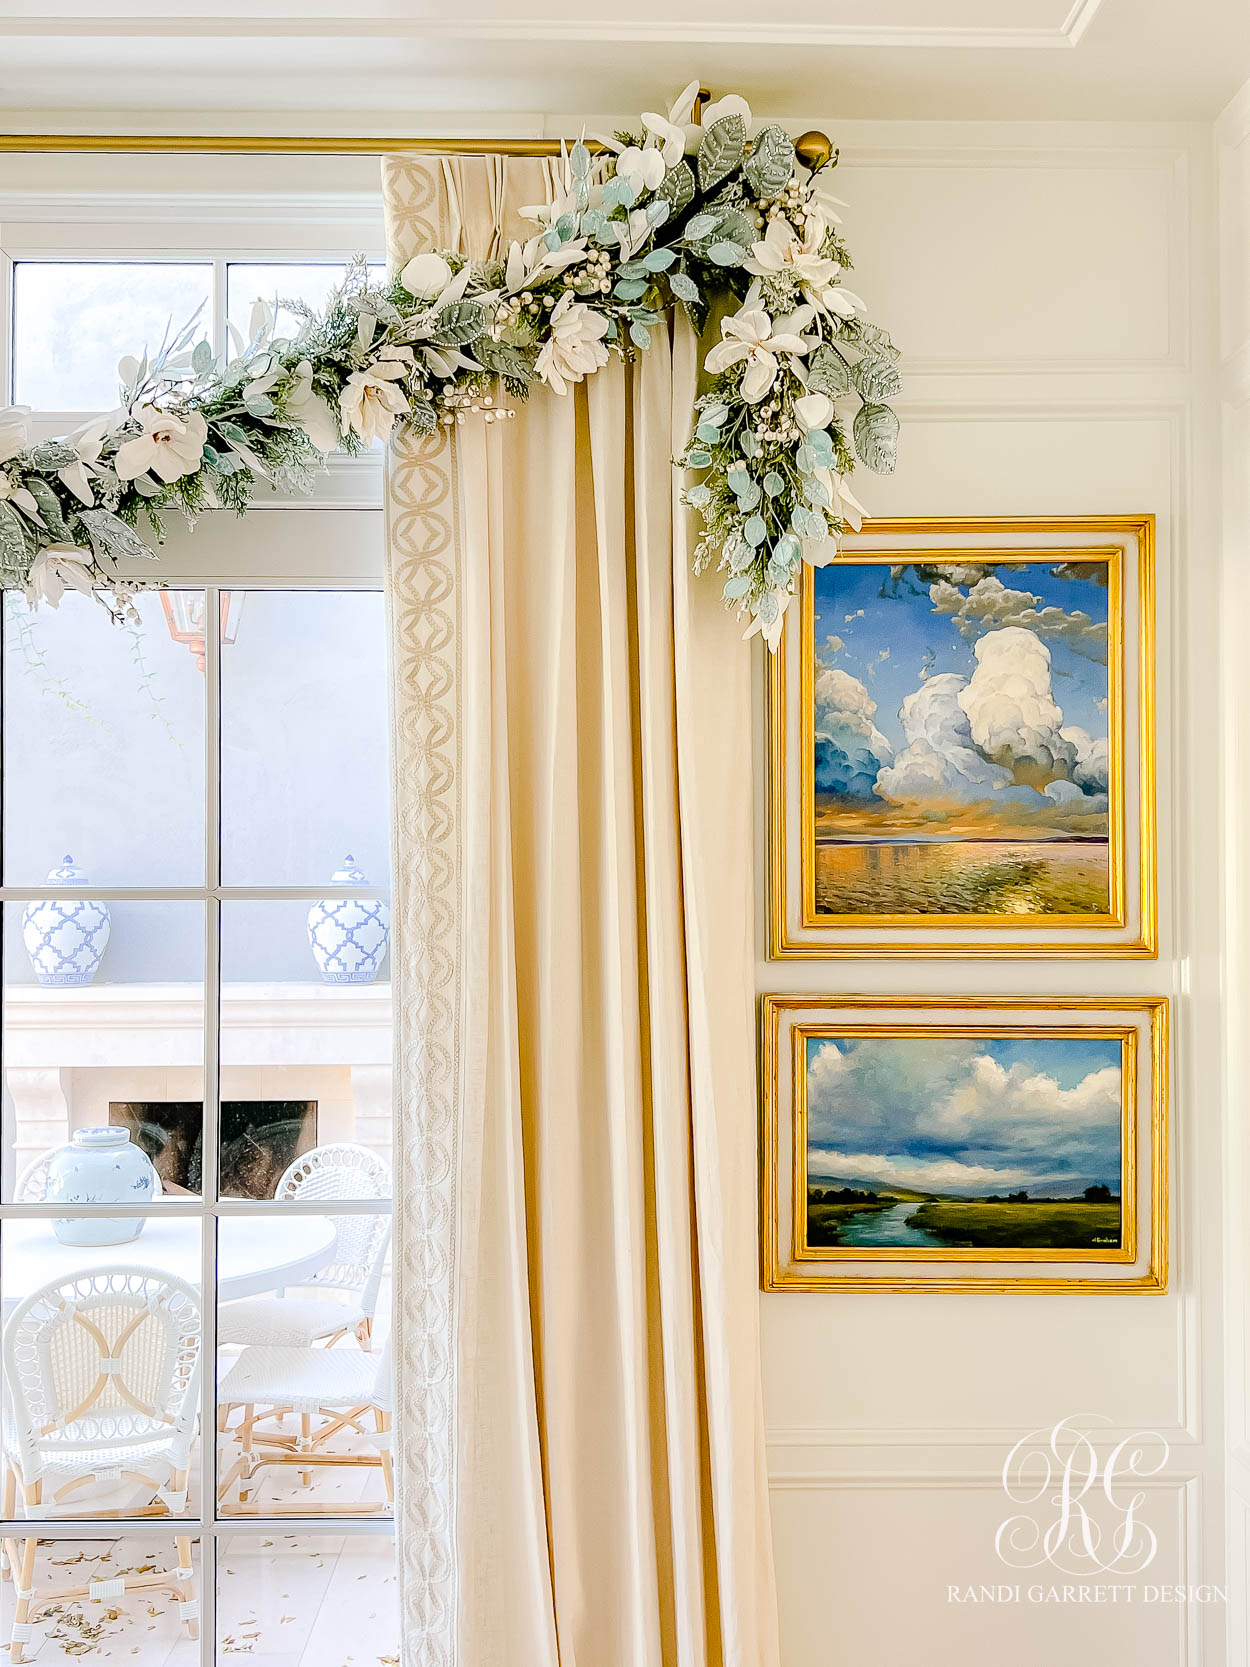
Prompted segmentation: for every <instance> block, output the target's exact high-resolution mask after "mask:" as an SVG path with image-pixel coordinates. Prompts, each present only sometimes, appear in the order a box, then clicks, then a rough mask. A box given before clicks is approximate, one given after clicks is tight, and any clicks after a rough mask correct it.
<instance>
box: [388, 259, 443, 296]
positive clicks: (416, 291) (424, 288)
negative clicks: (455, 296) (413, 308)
mask: <svg viewBox="0 0 1250 1667" xmlns="http://www.w3.org/2000/svg"><path fill="white" fill-rule="evenodd" d="M451 279H452V271H451V266H450V264H449V263H448V262H447V261H445V260H444V259H443V257H442V255H437V254H435V253H433V251H429V252H427V253H426V254H423V255H414V256H413V257H412V259H411V260H410V261H409V262H408V264H407V266H405V267H404V269H403V270H402V271H401V273H400V274H399V281H400V283H401V284H402V285H403V286H404V288H405V289H406V290H407V291H408V293H409V295H415V296H416V297H417V299H418V300H419V301H424V300H432V299H433V297H434V296H436V295H441V294H442V292H443V291H444V290H445V289H446V288H447V286H448V284H449V283H450V282H451Z"/></svg>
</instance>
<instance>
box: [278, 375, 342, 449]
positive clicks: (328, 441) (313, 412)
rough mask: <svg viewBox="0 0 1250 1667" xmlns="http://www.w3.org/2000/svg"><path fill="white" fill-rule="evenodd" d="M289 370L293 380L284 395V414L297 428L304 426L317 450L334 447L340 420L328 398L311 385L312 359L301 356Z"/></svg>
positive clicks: (336, 443)
mask: <svg viewBox="0 0 1250 1667" xmlns="http://www.w3.org/2000/svg"><path fill="white" fill-rule="evenodd" d="M291 374H292V378H293V380H292V382H291V385H290V387H289V388H288V389H287V395H286V409H287V415H288V416H289V417H290V419H291V421H292V422H293V423H294V424H295V425H296V427H297V428H302V429H303V431H304V433H305V434H307V436H308V438H309V439H310V440H311V441H312V443H313V445H314V446H316V448H317V450H318V451H321V452H331V451H333V450H334V449H335V447H336V446H337V445H338V443H339V420H338V418H337V417H336V416H335V414H334V408H333V406H332V405H331V404H330V402H329V400H327V399H323V398H322V396H321V395H320V394H319V393H317V392H316V390H315V389H314V388H313V368H312V364H311V362H310V361H309V360H307V359H301V360H300V362H299V364H298V365H296V367H295V369H294V371H293V372H292V373H291Z"/></svg>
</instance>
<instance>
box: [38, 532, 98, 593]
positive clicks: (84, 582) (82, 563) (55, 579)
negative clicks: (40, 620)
mask: <svg viewBox="0 0 1250 1667" xmlns="http://www.w3.org/2000/svg"><path fill="white" fill-rule="evenodd" d="M91 567H92V558H91V554H90V552H89V551H87V550H80V549H78V547H77V546H76V545H73V544H49V545H48V547H47V549H46V550H41V551H40V552H39V554H38V555H37V556H36V557H35V559H34V561H33V562H32V563H31V565H30V572H29V573H28V574H27V575H26V601H27V604H28V605H29V606H30V607H32V608H37V607H38V606H39V604H40V603H41V602H46V603H47V604H48V606H49V607H50V608H55V607H58V606H59V604H60V601H61V598H62V596H64V595H65V592H66V591H67V590H76V591H79V592H80V593H81V594H82V595H83V596H90V595H91V594H92V579H91Z"/></svg>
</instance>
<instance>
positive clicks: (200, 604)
mask: <svg viewBox="0 0 1250 1667" xmlns="http://www.w3.org/2000/svg"><path fill="white" fill-rule="evenodd" d="M160 598H161V607H162V608H164V610H165V622H166V624H167V625H168V626H169V634H170V636H171V637H172V638H173V640H174V641H175V642H184V643H186V645H187V647H188V648H189V649H190V650H191V652H192V654H193V655H194V656H195V663H196V665H197V666H198V667H199V668H200V670H201V671H203V670H204V655H205V640H204V609H205V606H206V602H205V594H204V592H203V591H202V590H162V591H161V592H160ZM219 601H220V604H221V642H222V646H223V647H224V646H225V645H226V644H227V643H232V642H233V641H234V640H235V638H236V637H237V636H238V634H239V615H240V614H241V613H242V611H243V592H242V591H240V590H223V591H222V592H221V593H220V596H219Z"/></svg>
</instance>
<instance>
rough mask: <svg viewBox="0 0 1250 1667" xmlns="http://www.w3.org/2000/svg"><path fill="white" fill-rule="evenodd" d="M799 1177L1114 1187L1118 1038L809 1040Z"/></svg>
mask: <svg viewBox="0 0 1250 1667" xmlns="http://www.w3.org/2000/svg"><path fill="white" fill-rule="evenodd" d="M806 1049H807V1122H808V1154H807V1155H808V1177H809V1180H810V1181H811V1182H813V1183H814V1184H819V1183H820V1182H821V1180H822V1179H823V1180H828V1181H836V1182H842V1183H849V1184H851V1185H855V1186H864V1187H865V1188H868V1189H871V1188H872V1187H874V1186H887V1187H888V1186H889V1185H891V1184H893V1185H896V1186H900V1187H906V1188H910V1189H914V1190H917V1191H924V1192H934V1193H938V1194H941V1195H950V1196H954V1197H978V1196H985V1195H987V1194H994V1193H997V1194H1002V1193H1005V1192H1008V1191H1013V1192H1014V1191H1018V1190H1020V1189H1021V1188H1023V1189H1024V1190H1026V1191H1027V1192H1029V1193H1030V1195H1031V1196H1033V1197H1043V1198H1044V1197H1067V1196H1073V1195H1079V1194H1080V1193H1081V1192H1082V1191H1083V1190H1084V1189H1085V1187H1087V1186H1091V1185H1099V1184H1102V1185H1107V1186H1110V1187H1111V1188H1112V1191H1113V1192H1118V1190H1119V1174H1120V1117H1121V1094H1122V1083H1121V1043H1120V1040H1119V1038H1118V1037H1045V1036H1037V1037H1033V1036H1030V1037H1024V1038H1010V1039H1008V1038H997V1037H989V1038H985V1037H946V1036H942V1037H938V1036H924V1035H916V1036H905V1037H878V1036H870V1037H839V1036H834V1037H825V1036H820V1037H815V1036H813V1037H808V1038H807V1039H806Z"/></svg>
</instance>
